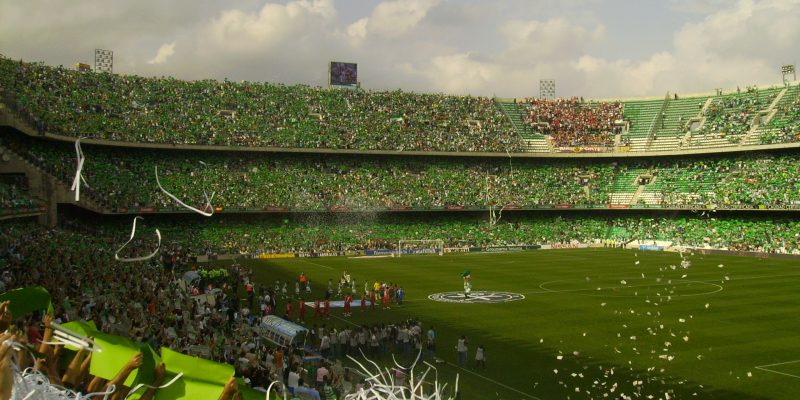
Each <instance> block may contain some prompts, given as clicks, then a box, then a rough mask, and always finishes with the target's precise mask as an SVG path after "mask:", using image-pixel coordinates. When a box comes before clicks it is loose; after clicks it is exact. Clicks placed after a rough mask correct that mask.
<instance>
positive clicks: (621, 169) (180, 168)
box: [2, 135, 800, 211]
mask: <svg viewBox="0 0 800 400" xmlns="http://www.w3.org/2000/svg"><path fill="white" fill-rule="evenodd" d="M2 144H3V145H4V146H6V147H9V148H11V149H13V150H14V151H15V152H17V153H18V154H20V155H22V156H23V157H26V158H27V159H29V160H30V161H32V162H34V163H36V164H38V165H40V166H42V168H43V169H44V170H45V171H47V172H49V173H51V174H52V175H54V176H56V177H57V178H58V179H60V180H62V181H63V182H64V183H66V184H69V183H70V182H71V181H72V179H73V178H74V174H75V150H74V148H73V146H71V145H69V144H66V143H57V142H49V141H40V140H34V139H30V138H27V137H24V136H21V135H17V136H15V135H8V136H5V137H3V138H2ZM84 154H85V155H86V157H87V160H86V164H85V166H84V168H83V175H84V177H85V178H86V180H87V183H88V188H87V187H84V188H83V189H82V192H83V193H85V194H86V195H88V196H91V197H92V199H93V200H95V201H97V202H99V203H101V204H105V205H106V206H107V207H108V208H110V209H112V210H117V209H137V208H140V207H154V208H159V209H162V210H163V209H167V210H169V209H170V208H172V207H178V206H177V205H176V203H175V202H174V201H173V200H171V199H170V198H168V197H167V196H166V195H165V194H164V193H163V192H161V190H160V189H159V188H158V186H157V185H156V182H155V168H156V167H158V173H159V179H160V181H161V184H162V186H163V187H164V188H165V189H167V190H168V191H169V192H170V193H172V194H174V195H176V196H177V197H178V198H180V199H182V200H183V201H184V202H186V203H188V204H191V205H194V206H196V207H200V206H202V205H204V204H205V194H208V195H209V196H211V194H214V197H213V201H212V204H213V205H214V206H217V207H223V208H225V209H227V210H229V211H231V208H240V209H247V208H250V209H252V210H256V211H263V210H264V208H266V207H276V208H277V209H286V210H308V211H320V210H329V209H335V208H342V209H345V210H374V211H379V210H386V209H406V208H409V209H433V208H442V207H457V208H458V207H464V208H467V209H485V208H487V207H488V206H492V207H494V208H495V209H500V208H503V207H504V206H505V207H508V208H514V207H517V208H526V207H531V208H537V207H559V206H570V207H605V206H606V204H610V203H613V201H612V196H613V195H614V194H615V193H616V192H629V193H631V194H632V193H633V192H635V191H636V190H637V187H638V183H637V181H636V175H635V173H634V174H632V173H631V172H630V171H637V170H638V171H642V173H646V174H651V175H652V176H653V177H654V178H655V179H653V180H651V181H650V182H651V183H648V184H646V185H644V188H643V192H656V193H659V194H660V199H661V202H660V203H659V204H658V205H659V206H662V207H716V208H777V209H784V208H797V207H798V206H800V195H799V194H798V193H800V190H798V189H800V178H798V177H797V174H796V171H797V170H798V169H800V156H798V155H797V154H792V153H749V154H745V155H740V156H734V157H715V158H705V159H697V158H671V159H658V160H622V161H612V162H609V161H604V160H596V161H593V162H582V161H579V160H531V159H512V160H509V159H506V158H497V159H484V160H480V161H476V160H471V159H452V158H429V159H424V160H423V159H416V158H386V157H384V158H374V157H355V156H336V157H334V156H327V157H322V156H314V155H308V156H288V155H273V154H268V155H265V154H262V153H242V154H228V153H220V152H209V153H207V154H202V153H200V154H199V153H196V152H195V153H189V152H176V151H152V150H150V151H144V150H138V149H125V150H115V149H109V148H104V147H99V146H91V147H90V146H84Z"/></svg>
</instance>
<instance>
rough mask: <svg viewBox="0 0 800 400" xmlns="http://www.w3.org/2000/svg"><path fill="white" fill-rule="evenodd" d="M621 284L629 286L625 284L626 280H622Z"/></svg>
mask: <svg viewBox="0 0 800 400" xmlns="http://www.w3.org/2000/svg"><path fill="white" fill-rule="evenodd" d="M619 283H621V284H623V285H627V284H628V282H625V280H624V279H623V280H621V281H619Z"/></svg>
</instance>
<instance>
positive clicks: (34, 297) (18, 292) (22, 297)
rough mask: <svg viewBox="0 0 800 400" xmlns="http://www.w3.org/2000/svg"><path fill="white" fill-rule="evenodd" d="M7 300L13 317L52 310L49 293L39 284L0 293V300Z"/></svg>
mask: <svg viewBox="0 0 800 400" xmlns="http://www.w3.org/2000/svg"><path fill="white" fill-rule="evenodd" d="M6 300H9V301H10V303H9V304H8V309H9V311H11V315H12V316H13V317H14V319H17V318H19V317H24V316H25V315H28V314H30V313H32V312H34V311H39V310H47V312H53V304H52V303H50V293H48V292H47V289H45V288H43V287H41V286H31V287H26V288H19V289H14V290H9V291H7V292H5V293H3V294H0V302H4V301H6Z"/></svg>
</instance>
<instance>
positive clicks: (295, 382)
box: [286, 366, 300, 396]
mask: <svg viewBox="0 0 800 400" xmlns="http://www.w3.org/2000/svg"><path fill="white" fill-rule="evenodd" d="M299 385H300V373H298V372H297V366H292V370H291V371H289V378H288V379H287V380H286V386H289V393H291V394H292V396H294V391H295V389H296V388H297V387H298V386H299Z"/></svg>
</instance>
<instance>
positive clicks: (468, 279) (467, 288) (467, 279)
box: [461, 271, 472, 299]
mask: <svg viewBox="0 0 800 400" xmlns="http://www.w3.org/2000/svg"><path fill="white" fill-rule="evenodd" d="M461 277H462V278H464V298H465V299H466V298H468V297H469V292H471V291H472V276H471V275H470V273H469V271H464V272H462V273H461Z"/></svg>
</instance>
